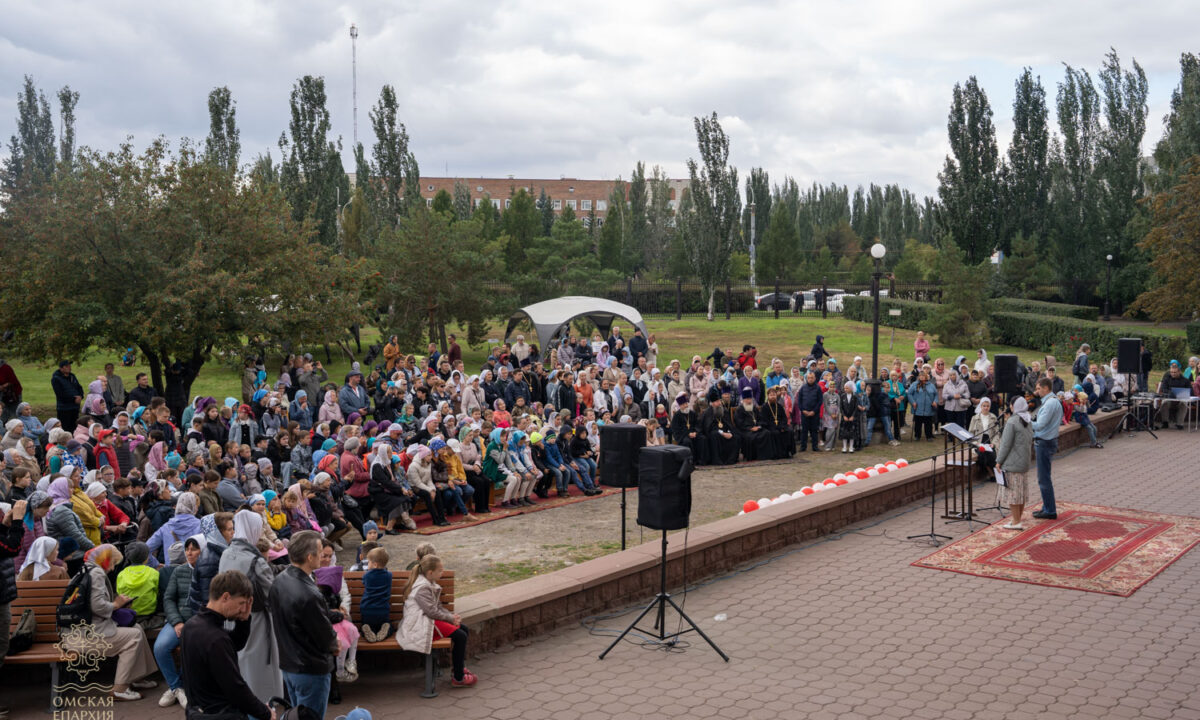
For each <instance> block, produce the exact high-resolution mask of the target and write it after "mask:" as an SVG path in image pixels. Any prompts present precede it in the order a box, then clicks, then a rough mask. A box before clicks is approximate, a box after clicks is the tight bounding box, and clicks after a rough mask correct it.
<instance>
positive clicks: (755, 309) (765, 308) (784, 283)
mask: <svg viewBox="0 0 1200 720" xmlns="http://www.w3.org/2000/svg"><path fill="white" fill-rule="evenodd" d="M485 285H486V287H487V290H488V291H489V292H492V293H497V294H496V295H493V296H494V297H509V298H513V302H514V309H515V308H516V307H519V306H521V305H527V304H530V303H534V302H539V301H542V300H549V299H551V298H555V297H561V296H563V295H592V296H594V297H601V298H604V299H606V300H613V301H616V302H620V303H625V304H626V305H631V306H633V307H635V308H637V310H638V312H640V313H641V314H642V315H643V316H648V317H660V318H661V317H672V318H677V319H682V318H696V317H706V316H707V314H708V296H707V294H706V293H705V292H704V288H703V287H702V286H701V285H700V283H698V282H695V281H694V280H676V281H674V282H656V281H648V280H634V279H627V280H626V281H625V282H622V283H611V284H610V283H606V284H603V285H591V286H585V287H574V286H568V285H567V284H566V283H562V282H559V281H553V280H551V281H546V282H541V283H539V284H538V285H537V286H536V287H514V286H511V285H508V284H505V283H495V282H489V283H485ZM756 290H757V293H756V292H755V291H756ZM880 291H881V295H883V296H886V297H894V298H900V299H904V300H924V301H935V302H936V301H938V300H940V299H941V294H942V287H941V285H940V284H937V283H899V282H896V281H895V280H892V279H889V278H884V279H882V280H881V281H880ZM870 293H871V283H870V282H867V283H849V282H844V281H842V280H835V279H832V278H815V279H812V278H810V279H806V280H784V279H779V280H778V281H776V280H771V281H770V282H769V283H768V282H760V283H758V285H757V287H756V288H755V287H751V285H750V284H749V283H733V282H730V283H725V284H724V285H723V286H721V287H718V288H717V291H716V293H715V296H714V298H713V315H714V316H716V317H722V318H732V317H733V316H735V315H736V316H738V317H748V316H758V317H761V316H764V315H770V316H771V317H781V318H782V317H827V316H829V315H841V313H842V300H841V296H842V295H847V294H849V295H870Z"/></svg>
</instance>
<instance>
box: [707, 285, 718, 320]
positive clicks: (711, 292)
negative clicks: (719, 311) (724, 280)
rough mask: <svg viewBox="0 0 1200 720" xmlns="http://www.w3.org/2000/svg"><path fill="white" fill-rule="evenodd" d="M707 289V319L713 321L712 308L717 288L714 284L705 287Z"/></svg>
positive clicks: (714, 305) (715, 300) (714, 306)
mask: <svg viewBox="0 0 1200 720" xmlns="http://www.w3.org/2000/svg"><path fill="white" fill-rule="evenodd" d="M706 290H707V291H708V321H709V322H712V321H713V310H714V308H716V304H717V289H716V286H713V287H710V288H706Z"/></svg>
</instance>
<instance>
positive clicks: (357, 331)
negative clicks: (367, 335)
mask: <svg viewBox="0 0 1200 720" xmlns="http://www.w3.org/2000/svg"><path fill="white" fill-rule="evenodd" d="M361 331H362V328H360V327H359V326H358V323H354V324H353V325H351V326H350V332H351V333H352V334H353V335H354V347H355V348H356V349H357V352H358V353H359V354H360V355H361V354H362V332H361Z"/></svg>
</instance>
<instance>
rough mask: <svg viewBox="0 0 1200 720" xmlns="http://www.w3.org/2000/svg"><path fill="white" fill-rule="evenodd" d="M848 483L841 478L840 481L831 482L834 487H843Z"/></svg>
mask: <svg viewBox="0 0 1200 720" xmlns="http://www.w3.org/2000/svg"><path fill="white" fill-rule="evenodd" d="M848 482H850V481H849V480H846V479H845V478H843V479H841V480H834V481H833V484H834V485H845V484H846V483H848Z"/></svg>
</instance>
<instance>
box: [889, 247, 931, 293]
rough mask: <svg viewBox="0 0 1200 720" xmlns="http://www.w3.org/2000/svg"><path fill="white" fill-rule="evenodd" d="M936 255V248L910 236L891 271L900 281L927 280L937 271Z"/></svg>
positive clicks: (914, 281)
mask: <svg viewBox="0 0 1200 720" xmlns="http://www.w3.org/2000/svg"><path fill="white" fill-rule="evenodd" d="M937 256H938V250H937V248H935V247H934V246H932V245H926V244H925V243H923V242H921V241H919V240H915V239H911V238H910V239H909V240H908V241H907V242H905V243H904V252H903V253H901V256H900V261H899V262H897V263H896V265H895V266H894V267H893V268H892V273H893V274H894V275H895V276H896V279H897V280H899V281H900V282H906V283H916V282H929V281H930V280H931V279H932V278H933V277H934V274H935V273H936V272H937Z"/></svg>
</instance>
